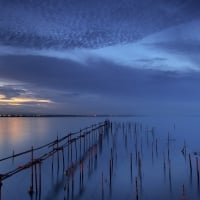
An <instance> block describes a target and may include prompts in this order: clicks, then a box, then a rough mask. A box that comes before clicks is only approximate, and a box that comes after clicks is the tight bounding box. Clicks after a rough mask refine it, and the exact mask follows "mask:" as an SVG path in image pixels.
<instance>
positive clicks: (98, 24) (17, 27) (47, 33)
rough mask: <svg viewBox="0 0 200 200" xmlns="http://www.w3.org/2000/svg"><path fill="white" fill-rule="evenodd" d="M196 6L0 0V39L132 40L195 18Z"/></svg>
mask: <svg viewBox="0 0 200 200" xmlns="http://www.w3.org/2000/svg"><path fill="white" fill-rule="evenodd" d="M199 5H200V3H199V1H198V0H190V1H182V0H176V1H165V0H156V1H155V0H148V1H141V0H135V1H132V0H125V1H121V0H120V1H119V0H118V1H106V0H101V1H97V0H96V1H95V0H85V1H84V3H83V1H82V0H76V1H65V0H60V1H59V2H56V3H55V1H54V0H50V1H42V2H41V1H24V0H12V1H11V0H2V1H1V5H0V19H1V20H0V29H1V32H0V38H1V39H0V43H1V44H2V45H5V46H6V45H7V46H16V47H22V48H32V49H51V48H53V49H71V48H72V49H73V48H99V47H105V46H109V45H114V44H121V43H131V42H134V41H136V40H138V39H141V38H144V37H145V36H147V35H149V34H152V33H155V32H158V31H161V30H163V29H166V28H169V27H172V26H175V25H177V24H181V23H184V22H188V21H190V20H192V19H195V18H197V17H199V16H200V14H199V10H198V7H199ZM8 13H9V15H8Z"/></svg>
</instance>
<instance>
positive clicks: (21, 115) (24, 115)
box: [0, 114, 144, 118]
mask: <svg viewBox="0 0 200 200" xmlns="http://www.w3.org/2000/svg"><path fill="white" fill-rule="evenodd" d="M138 116H141V117H142V116H144V115H106V114H105V115H59V114H58V115H34V114H2V115H0V118H3V117H138Z"/></svg>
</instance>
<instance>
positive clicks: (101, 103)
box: [0, 55, 200, 114]
mask: <svg viewBox="0 0 200 200" xmlns="http://www.w3.org/2000/svg"><path fill="white" fill-rule="evenodd" d="M0 71H1V74H0V80H12V82H13V83H14V82H18V86H16V85H14V84H13V85H10V86H6V85H5V86H3V87H1V89H0V91H1V92H0V93H1V94H4V95H5V96H6V95H7V96H8V97H7V99H8V100H9V101H10V100H12V99H14V98H16V97H19V98H21V97H23V98H31V99H32V101H30V102H26V103H25V102H23V103H25V104H26V105H24V104H23V106H21V107H20V109H18V112H22V111H27V110H29V111H31V112H38V113H41V112H42V113H64V114H66V113H76V114H80V113H118V114H119V113H143V114H144V113H147V112H150V111H152V110H157V111H158V110H163V109H164V110H168V109H169V106H168V109H167V106H166V105H169V104H170V103H171V104H176V105H179V106H180V105H182V104H187V103H188V106H189V104H191V102H192V104H191V106H192V105H194V103H196V102H199V100H200V95H199V92H198V85H199V84H200V82H199V80H200V73H197V72H193V71H191V72H190V73H189V72H188V73H185V72H180V71H161V70H155V69H154V70H153V69H145V70H144V69H138V68H134V67H133V68H130V67H127V66H123V65H119V64H116V63H113V62H110V61H107V60H102V59H100V58H97V57H96V58H94V57H92V59H88V60H87V62H86V63H84V64H83V63H80V62H75V61H71V60H63V59H56V58H49V57H43V56H30V55H29V56H11V55H10V56H1V57H0ZM2 83H3V81H2ZM2 98H3V96H2V97H1V99H2ZM34 100H37V101H38V102H37V101H35V102H34ZM40 100H45V101H49V102H50V101H51V102H54V103H53V104H51V103H48V102H44V103H43V102H39V101H40ZM180 102H181V103H180ZM39 104H40V105H39ZM184 106H185V105H184ZM186 107H187V106H186ZM189 107H190V106H189ZM2 109H3V108H1V110H2ZM5 109H6V110H10V109H11V108H10V107H9V108H8V107H4V110H5ZM12 110H13V109H12ZM14 110H15V111H16V108H14Z"/></svg>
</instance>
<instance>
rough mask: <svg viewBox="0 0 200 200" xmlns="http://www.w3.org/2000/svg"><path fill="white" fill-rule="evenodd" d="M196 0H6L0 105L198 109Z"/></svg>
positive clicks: (199, 4) (0, 30) (48, 110)
mask: <svg viewBox="0 0 200 200" xmlns="http://www.w3.org/2000/svg"><path fill="white" fill-rule="evenodd" d="M199 8H200V1H199V0H101V1H99V0H84V1H83V0H58V1H55V0H40V1H39V0H0V114H2V113H3V114H4V113H18V114H20V113H34V114H136V115H137V114H139V115H146V114H147V115H148V114H195V115H196V114H199V113H200V104H199V102H200V92H199V91H200V89H199V85H200V66H199V63H200V55H199V52H200V34H199V32H200V12H199Z"/></svg>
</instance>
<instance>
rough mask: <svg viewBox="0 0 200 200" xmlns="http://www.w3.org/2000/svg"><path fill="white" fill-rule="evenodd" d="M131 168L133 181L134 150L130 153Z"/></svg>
mask: <svg viewBox="0 0 200 200" xmlns="http://www.w3.org/2000/svg"><path fill="white" fill-rule="evenodd" d="M130 170H131V183H132V179H133V154H132V152H131V155H130Z"/></svg>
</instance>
